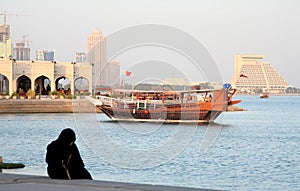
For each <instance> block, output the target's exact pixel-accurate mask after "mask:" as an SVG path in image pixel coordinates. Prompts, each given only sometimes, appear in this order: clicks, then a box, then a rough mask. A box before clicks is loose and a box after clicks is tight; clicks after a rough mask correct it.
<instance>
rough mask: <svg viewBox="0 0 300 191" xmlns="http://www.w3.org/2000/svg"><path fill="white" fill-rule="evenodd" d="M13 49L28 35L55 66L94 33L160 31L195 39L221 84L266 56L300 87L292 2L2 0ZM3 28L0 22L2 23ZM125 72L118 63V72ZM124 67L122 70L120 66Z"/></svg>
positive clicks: (298, 11)
mask: <svg viewBox="0 0 300 191" xmlns="http://www.w3.org/2000/svg"><path fill="white" fill-rule="evenodd" d="M4 11H6V12H7V14H28V15H30V16H13V15H8V16H7V23H8V24H10V25H11V34H12V40H13V42H14V43H15V42H18V41H20V40H22V36H23V35H29V36H28V40H31V41H32V43H31V45H30V47H31V50H32V59H35V56H34V52H35V51H36V50H37V49H49V50H53V49H54V50H55V51H56V60H57V61H70V62H71V61H74V60H75V52H86V49H87V37H88V35H90V34H91V33H92V31H93V30H95V29H96V28H98V29H100V30H101V31H102V33H103V34H104V35H105V36H109V35H111V34H114V33H115V32H117V31H119V30H122V29H124V28H127V27H132V26H137V25H143V24H159V25H166V26H170V27H174V28H177V29H179V30H182V31H184V32H185V33H187V34H189V35H191V36H192V37H194V38H195V39H197V40H198V41H199V42H200V43H201V44H202V45H203V46H204V47H205V48H206V49H207V51H208V52H209V53H210V55H211V56H212V58H213V59H214V61H215V63H216V64H217V66H218V68H219V70H220V73H221V75H222V79H223V81H224V82H226V81H229V80H230V78H231V77H232V75H233V72H234V55H236V54H260V55H265V59H264V61H266V62H269V63H270V64H271V65H272V66H273V67H274V68H275V69H276V70H277V71H278V72H279V73H280V74H281V75H282V76H283V77H284V78H285V79H286V80H287V81H288V83H289V84H290V85H292V86H296V87H300V78H299V71H300V65H299V56H298V54H299V53H300V37H299V34H300V1H298V0H248V1H246V0H163V1H162V0H126V1H125V0H84V1H82V0H76V1H74V0H51V1H41V0H1V1H0V13H3V12H4ZM0 19H1V20H2V21H1V23H2V22H3V16H0ZM125 65H126V63H122V61H121V68H122V67H123V68H124V66H125ZM126 67H127V66H126Z"/></svg>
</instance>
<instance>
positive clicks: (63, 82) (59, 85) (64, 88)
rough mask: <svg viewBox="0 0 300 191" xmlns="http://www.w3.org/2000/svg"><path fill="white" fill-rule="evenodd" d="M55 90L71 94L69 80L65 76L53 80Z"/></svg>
mask: <svg viewBox="0 0 300 191" xmlns="http://www.w3.org/2000/svg"><path fill="white" fill-rule="evenodd" d="M55 89H56V90H57V91H59V92H63V93H66V94H68V93H69V92H71V82H70V80H69V79H68V78H67V77H65V76H62V77H59V78H57V79H56V80H55Z"/></svg>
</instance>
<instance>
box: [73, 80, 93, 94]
mask: <svg viewBox="0 0 300 191" xmlns="http://www.w3.org/2000/svg"><path fill="white" fill-rule="evenodd" d="M89 83H90V82H89V80H88V79H87V78H85V77H83V76H81V77H78V78H76V79H75V80H74V89H75V92H79V93H88V92H89Z"/></svg>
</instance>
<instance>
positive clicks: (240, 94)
mask: <svg viewBox="0 0 300 191" xmlns="http://www.w3.org/2000/svg"><path fill="white" fill-rule="evenodd" d="M235 95H237V96H258V97H259V95H260V94H242V93H236V94H235ZM270 96H300V94H270Z"/></svg>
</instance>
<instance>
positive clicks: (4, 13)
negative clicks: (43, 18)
mask: <svg viewBox="0 0 300 191" xmlns="http://www.w3.org/2000/svg"><path fill="white" fill-rule="evenodd" d="M0 15H3V19H4V22H3V24H4V26H5V25H6V17H7V16H30V15H28V14H7V13H6V11H4V12H3V13H0Z"/></svg>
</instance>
